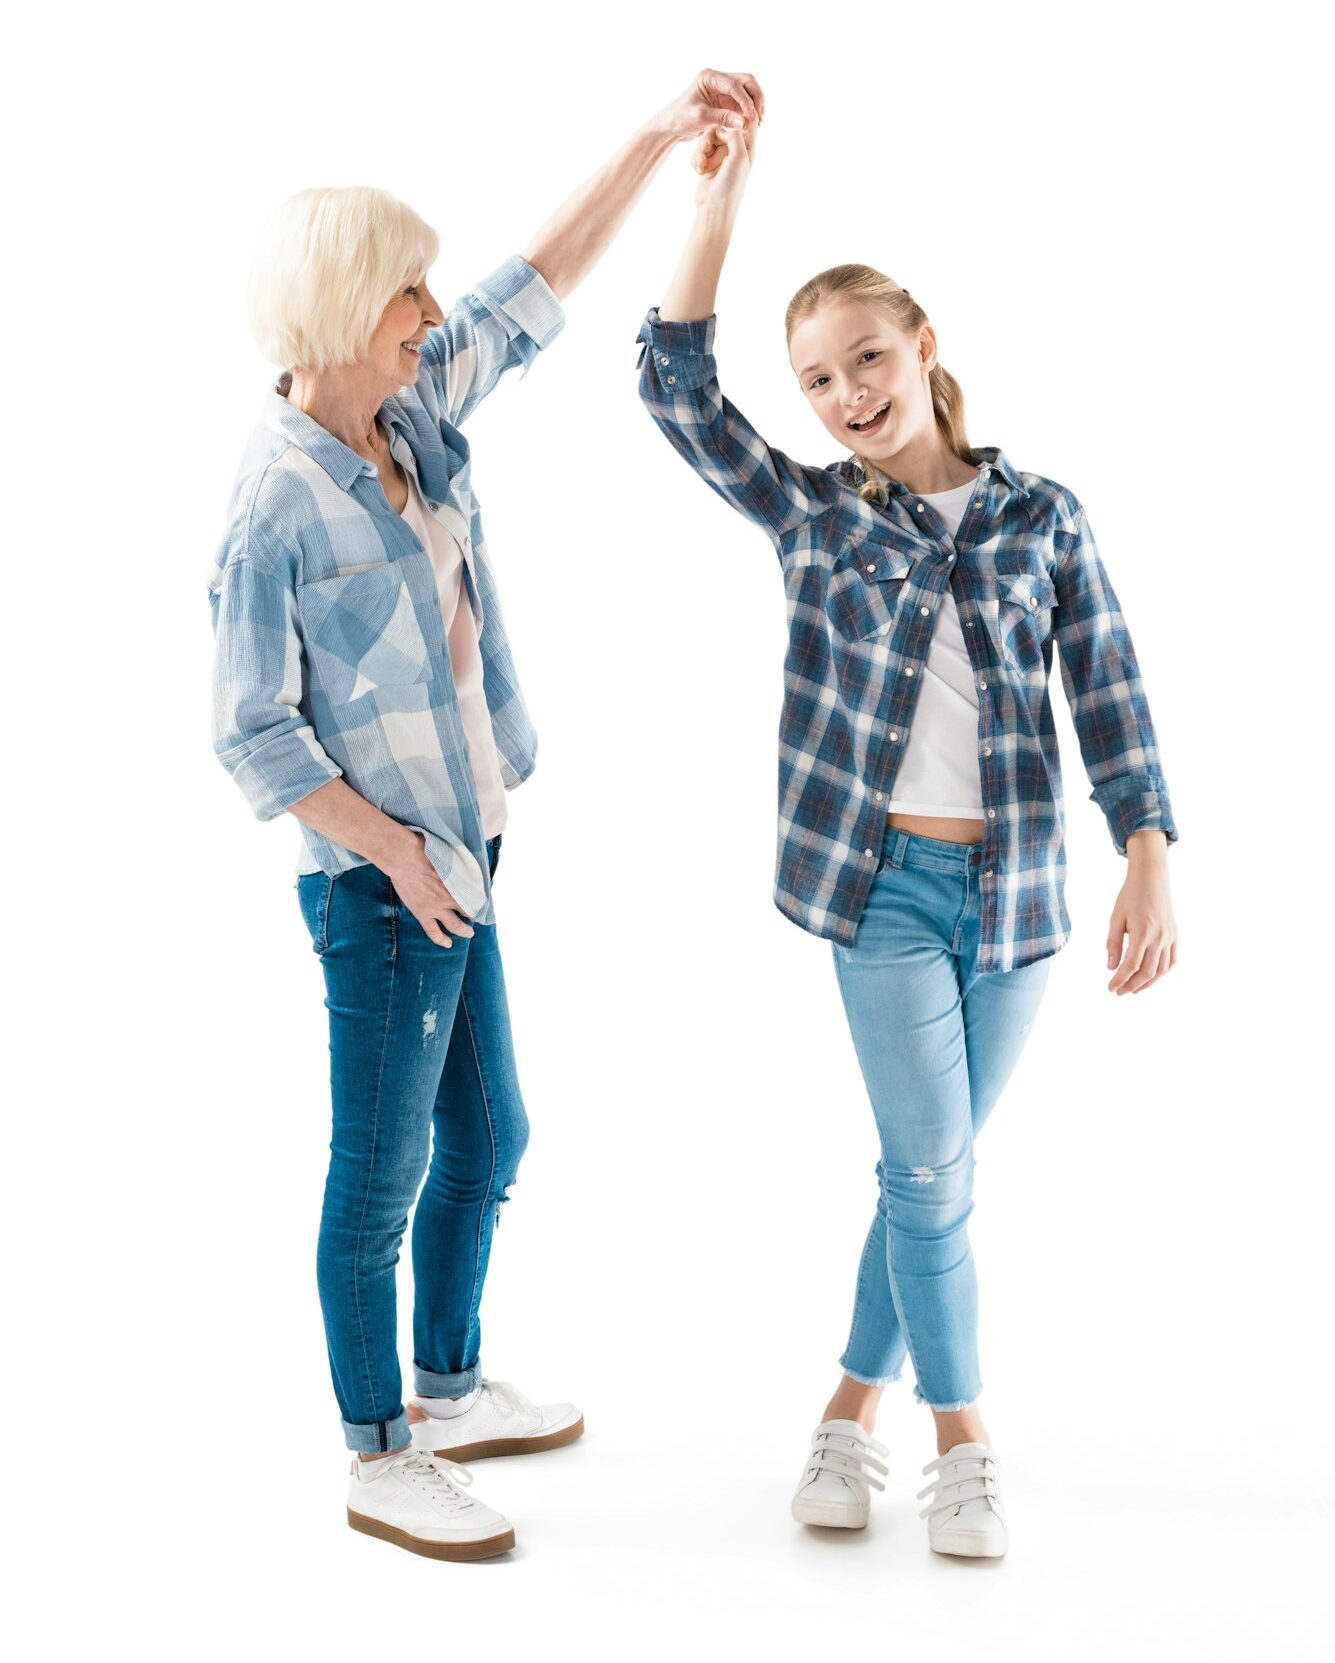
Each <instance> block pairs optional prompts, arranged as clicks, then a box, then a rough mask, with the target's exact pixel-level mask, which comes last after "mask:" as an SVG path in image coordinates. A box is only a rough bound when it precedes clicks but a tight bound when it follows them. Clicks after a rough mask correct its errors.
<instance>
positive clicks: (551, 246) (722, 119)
mask: <svg viewBox="0 0 1335 1663" xmlns="http://www.w3.org/2000/svg"><path fill="white" fill-rule="evenodd" d="M764 113H765V95H764V94H763V93H762V92H761V90H760V85H759V83H758V82H757V80H756V78H755V76H754V75H747V74H744V73H738V74H732V73H729V72H727V71H724V70H719V69H702V70H701V71H700V73H699V75H697V76H696V78H695V80H694V81H693V82H692V83H691V85H690V86H689V87H687V89H686V90H685V92H683V93H682V94H681V95H680V97H678V98H674V99H673V100H672V102H671V103H670V104H668V105H666V106H665V107H664V108H663V109H661V110H660V111H659V112H658V114H657V115H655V116H652V117H651V118H650V119H649V120H648V121H647V122H646V123H645V124H644V126H643V127H641V128H640V130H639V132H637V133H636V134H635V135H634V136H633V137H632V138H631V139H629V140H628V141H627V143H625V144H624V145H622V147H621V149H620V150H618V151H617V153H616V154H615V155H614V156H613V157H612V158H611V160H610V161H608V162H607V163H606V164H605V165H604V166H603V167H601V168H599V169H598V171H597V172H596V173H595V174H593V175H592V176H591V177H590V178H588V179H586V180H585V181H584V183H583V184H582V185H581V186H580V187H579V189H578V190H576V191H574V192H572V193H571V195H570V196H568V197H567V198H566V200H565V201H564V202H563V203H562V204H561V206H560V207H559V208H558V209H557V210H556V212H555V213H554V214H553V215H552V216H551V218H550V219H549V220H547V222H546V223H545V224H544V225H543V226H542V228H541V229H540V230H539V231H538V233H537V234H536V236H534V238H533V239H532V241H531V242H530V243H529V245H528V247H527V248H526V249H525V251H524V258H525V259H526V260H527V261H528V263H529V264H530V265H531V266H533V267H534V268H535V269H536V270H538V271H540V272H541V273H542V275H543V276H544V277H545V278H546V280H547V283H548V285H549V286H550V288H551V289H552V292H553V293H554V294H555V295H556V296H557V298H558V299H561V300H564V299H565V297H566V295H568V294H569V293H570V291H571V290H572V289H574V288H576V287H577V286H578V284H580V283H582V282H583V280H584V279H585V278H586V277H587V276H588V275H589V273H590V272H591V271H592V270H593V268H594V266H595V265H596V264H597V263H598V261H599V260H600V259H601V257H602V255H603V254H604V253H605V252H606V250H607V248H608V245H609V244H610V243H611V241H612V239H613V237H615V236H616V234H617V232H618V231H619V230H620V229H621V227H622V225H623V224H624V222H625V219H626V216H627V214H629V212H630V210H631V209H632V208H633V207H634V205H635V203H636V202H637V201H638V200H639V198H640V195H641V194H642V192H643V191H644V187H645V186H646V185H647V184H648V183H649V181H650V179H652V178H653V176H654V174H655V173H656V172H657V171H658V167H659V164H660V163H661V162H662V160H663V158H664V157H665V156H666V155H667V153H668V151H669V150H671V149H672V148H673V146H674V145H677V144H679V143H681V142H682V141H683V140H688V139H697V138H700V137H701V136H702V135H703V134H705V133H708V132H710V131H711V130H712V129H714V128H716V127H718V126H720V125H722V126H725V127H734V128H738V129H740V128H741V127H742V126H743V125H744V124H745V123H750V124H751V126H752V128H753V129H754V126H755V125H756V124H757V123H758V122H759V121H760V120H761V118H762V117H763V115H764Z"/></svg>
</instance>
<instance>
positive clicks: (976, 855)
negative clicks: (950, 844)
mask: <svg viewBox="0 0 1335 1663" xmlns="http://www.w3.org/2000/svg"><path fill="white" fill-rule="evenodd" d="M969 862H970V864H971V865H973V866H981V865H982V864H983V857H982V855H981V853H980V852H979V851H978V850H977V849H975V850H974V852H973V853H972V854H971V855H970V856H969Z"/></svg>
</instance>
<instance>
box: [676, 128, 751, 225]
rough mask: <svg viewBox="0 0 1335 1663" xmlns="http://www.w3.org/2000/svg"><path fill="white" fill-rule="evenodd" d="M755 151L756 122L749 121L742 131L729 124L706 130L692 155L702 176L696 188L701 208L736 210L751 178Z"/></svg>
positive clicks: (696, 195)
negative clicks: (728, 125) (706, 206)
mask: <svg viewBox="0 0 1335 1663" xmlns="http://www.w3.org/2000/svg"><path fill="white" fill-rule="evenodd" d="M755 150H756V129H755V124H754V122H748V124H747V125H746V127H745V128H743V129H742V130H741V131H740V132H738V131H736V130H735V129H733V128H730V127H714V128H711V130H710V131H709V132H708V133H705V134H704V135H703V137H702V138H701V139H700V142H699V144H697V145H696V147H695V150H694V152H693V155H692V158H691V159H692V161H693V162H694V164H695V169H696V172H697V173H698V174H699V175H700V180H699V183H698V184H697V185H696V187H695V203H696V206H697V207H698V208H702V207H704V206H705V205H706V204H708V205H709V206H710V207H711V208H724V209H729V210H731V211H733V212H735V211H736V209H737V205H738V203H739V202H740V201H741V200H742V195H743V193H744V192H745V190H746V185H747V181H748V180H749V179H750V177H751V161H752V158H753V157H754V156H755Z"/></svg>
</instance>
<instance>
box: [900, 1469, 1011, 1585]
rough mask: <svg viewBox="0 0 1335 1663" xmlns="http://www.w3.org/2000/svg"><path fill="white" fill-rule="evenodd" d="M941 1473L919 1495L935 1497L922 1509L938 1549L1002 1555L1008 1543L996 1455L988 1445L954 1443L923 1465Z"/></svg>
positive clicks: (968, 1555)
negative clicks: (932, 1495) (933, 1493)
mask: <svg viewBox="0 0 1335 1663" xmlns="http://www.w3.org/2000/svg"><path fill="white" fill-rule="evenodd" d="M922 1470H923V1473H924V1475H925V1474H927V1473H930V1472H934V1473H935V1474H936V1477H935V1478H934V1479H933V1480H932V1482H931V1483H930V1484H929V1485H928V1486H927V1488H926V1489H925V1490H919V1491H918V1500H919V1501H921V1500H922V1498H923V1497H924V1496H925V1495H929V1494H931V1493H932V1492H933V1491H935V1492H936V1493H935V1496H934V1497H933V1499H932V1500H931V1501H929V1502H928V1504H927V1506H926V1507H924V1508H923V1510H922V1512H921V1513H919V1514H918V1517H919V1518H920V1519H926V1520H927V1540H928V1543H929V1544H930V1546H931V1548H932V1551H933V1552H934V1553H955V1554H959V1555H960V1556H961V1557H963V1558H966V1559H999V1558H1000V1557H1001V1555H1002V1554H1003V1553H1005V1551H1006V1549H1007V1547H1008V1546H1009V1539H1008V1537H1007V1535H1006V1522H1005V1520H1004V1518H1003V1517H1002V1513H1001V1495H1000V1492H999V1490H998V1484H997V1476H998V1475H997V1458H996V1456H995V1455H993V1453H992V1450H991V1446H990V1445H988V1444H955V1445H954V1446H953V1447H952V1448H950V1449H948V1450H947V1451H946V1453H945V1454H944V1455H938V1456H937V1458H936V1460H935V1461H929V1462H928V1463H927V1465H926V1466H925V1467H924V1468H923V1469H922Z"/></svg>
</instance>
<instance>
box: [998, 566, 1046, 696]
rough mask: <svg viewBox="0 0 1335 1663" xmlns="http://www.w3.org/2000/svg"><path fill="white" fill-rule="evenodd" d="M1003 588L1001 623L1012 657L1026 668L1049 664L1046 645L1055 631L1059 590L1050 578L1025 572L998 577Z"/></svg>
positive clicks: (1006, 648) (1014, 662)
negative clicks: (1044, 657) (1055, 614)
mask: <svg viewBox="0 0 1335 1663" xmlns="http://www.w3.org/2000/svg"><path fill="white" fill-rule="evenodd" d="M997 585H998V589H999V591H1000V601H1001V605H1000V609H999V616H998V623H999V625H1000V629H1001V645H1002V647H1003V649H1004V650H1005V654H1006V657H1007V659H1008V661H1010V662H1011V663H1013V664H1015V665H1016V666H1018V668H1019V669H1021V670H1024V671H1026V672H1028V671H1030V670H1042V669H1044V668H1045V665H1044V660H1043V646H1044V643H1045V642H1046V641H1047V639H1048V637H1049V636H1050V635H1051V634H1052V610H1053V608H1054V607H1055V606H1056V604H1057V591H1056V589H1054V588H1053V586H1052V581H1051V579H1050V578H1047V577H1044V576H1042V575H1041V574H1039V573H1034V572H1025V573H1023V574H1022V575H1020V576H1019V577H1015V576H1012V575H1011V574H1009V573H1003V574H1000V575H999V576H998V578H997Z"/></svg>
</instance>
